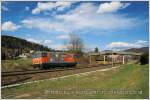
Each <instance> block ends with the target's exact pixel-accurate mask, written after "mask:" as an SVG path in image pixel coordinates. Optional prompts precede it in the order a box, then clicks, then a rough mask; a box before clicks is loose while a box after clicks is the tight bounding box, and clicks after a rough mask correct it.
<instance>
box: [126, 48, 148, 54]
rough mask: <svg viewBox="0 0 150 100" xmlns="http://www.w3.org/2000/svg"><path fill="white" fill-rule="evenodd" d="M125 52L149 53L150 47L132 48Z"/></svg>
mask: <svg viewBox="0 0 150 100" xmlns="http://www.w3.org/2000/svg"><path fill="white" fill-rule="evenodd" d="M124 51H125V52H135V53H147V52H149V47H141V48H131V49H127V50H124Z"/></svg>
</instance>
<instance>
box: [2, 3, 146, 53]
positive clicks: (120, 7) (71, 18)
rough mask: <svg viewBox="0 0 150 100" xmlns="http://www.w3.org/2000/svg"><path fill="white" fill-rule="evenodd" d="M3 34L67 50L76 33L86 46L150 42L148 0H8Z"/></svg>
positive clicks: (119, 46)
mask: <svg viewBox="0 0 150 100" xmlns="http://www.w3.org/2000/svg"><path fill="white" fill-rule="evenodd" d="M1 6H2V7H1V25H2V32H1V34H2V35H10V36H15V37H19V38H23V39H26V40H28V41H31V42H35V43H39V44H42V45H45V46H48V47H50V48H53V49H57V50H66V48H67V46H68V45H67V44H66V43H67V41H68V40H69V34H70V33H73V34H77V35H79V36H80V37H81V39H82V40H83V43H84V50H85V51H91V50H94V48H95V47H98V48H99V50H100V51H102V50H124V49H128V48H140V47H144V46H148V27H149V26H148V20H149V19H148V17H149V16H148V12H149V11H148V1H130V2H127V1H122V2H119V1H114V2H110V1H106V2H105V1H91V2H87V1H82V2H81V1H80V2H79V1H78V2H77V1H76V2H75V1H72V2H60V1H51V2H40V1H35V2H34V1H5V2H2V4H1Z"/></svg>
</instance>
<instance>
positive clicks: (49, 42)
mask: <svg viewBox="0 0 150 100" xmlns="http://www.w3.org/2000/svg"><path fill="white" fill-rule="evenodd" d="M44 44H48V45H49V44H52V40H44Z"/></svg>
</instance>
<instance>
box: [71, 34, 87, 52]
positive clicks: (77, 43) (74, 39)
mask: <svg viewBox="0 0 150 100" xmlns="http://www.w3.org/2000/svg"><path fill="white" fill-rule="evenodd" d="M83 47H84V45H83V40H82V39H81V38H80V36H79V35H77V34H73V33H70V34H69V45H68V49H69V50H71V51H74V52H82V50H83Z"/></svg>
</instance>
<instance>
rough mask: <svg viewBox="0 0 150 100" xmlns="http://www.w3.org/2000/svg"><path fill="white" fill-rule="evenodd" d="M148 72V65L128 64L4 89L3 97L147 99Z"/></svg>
mask: <svg viewBox="0 0 150 100" xmlns="http://www.w3.org/2000/svg"><path fill="white" fill-rule="evenodd" d="M148 73H149V70H148V65H139V64H128V65H123V66H121V67H119V68H116V69H112V70H108V71H104V72H100V71H97V72H94V73H89V74H86V75H78V76H77V75H76V76H70V77H66V78H62V79H57V80H45V81H42V82H39V83H32V84H26V85H21V86H17V87H12V88H5V89H2V90H1V92H2V94H1V95H2V98H83V99H87V98H95V99H96V98H97V99H99V98H139V99H140V98H148V94H149V90H148V89H149V86H148V84H149V83H148V82H149V78H148V77H149V74H148ZM57 90H60V91H59V93H58V91H57ZM63 90H65V91H63ZM102 90H103V91H102ZM95 91H98V92H97V93H96V92H95ZM112 91H114V93H112ZM116 91H120V92H116Z"/></svg>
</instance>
